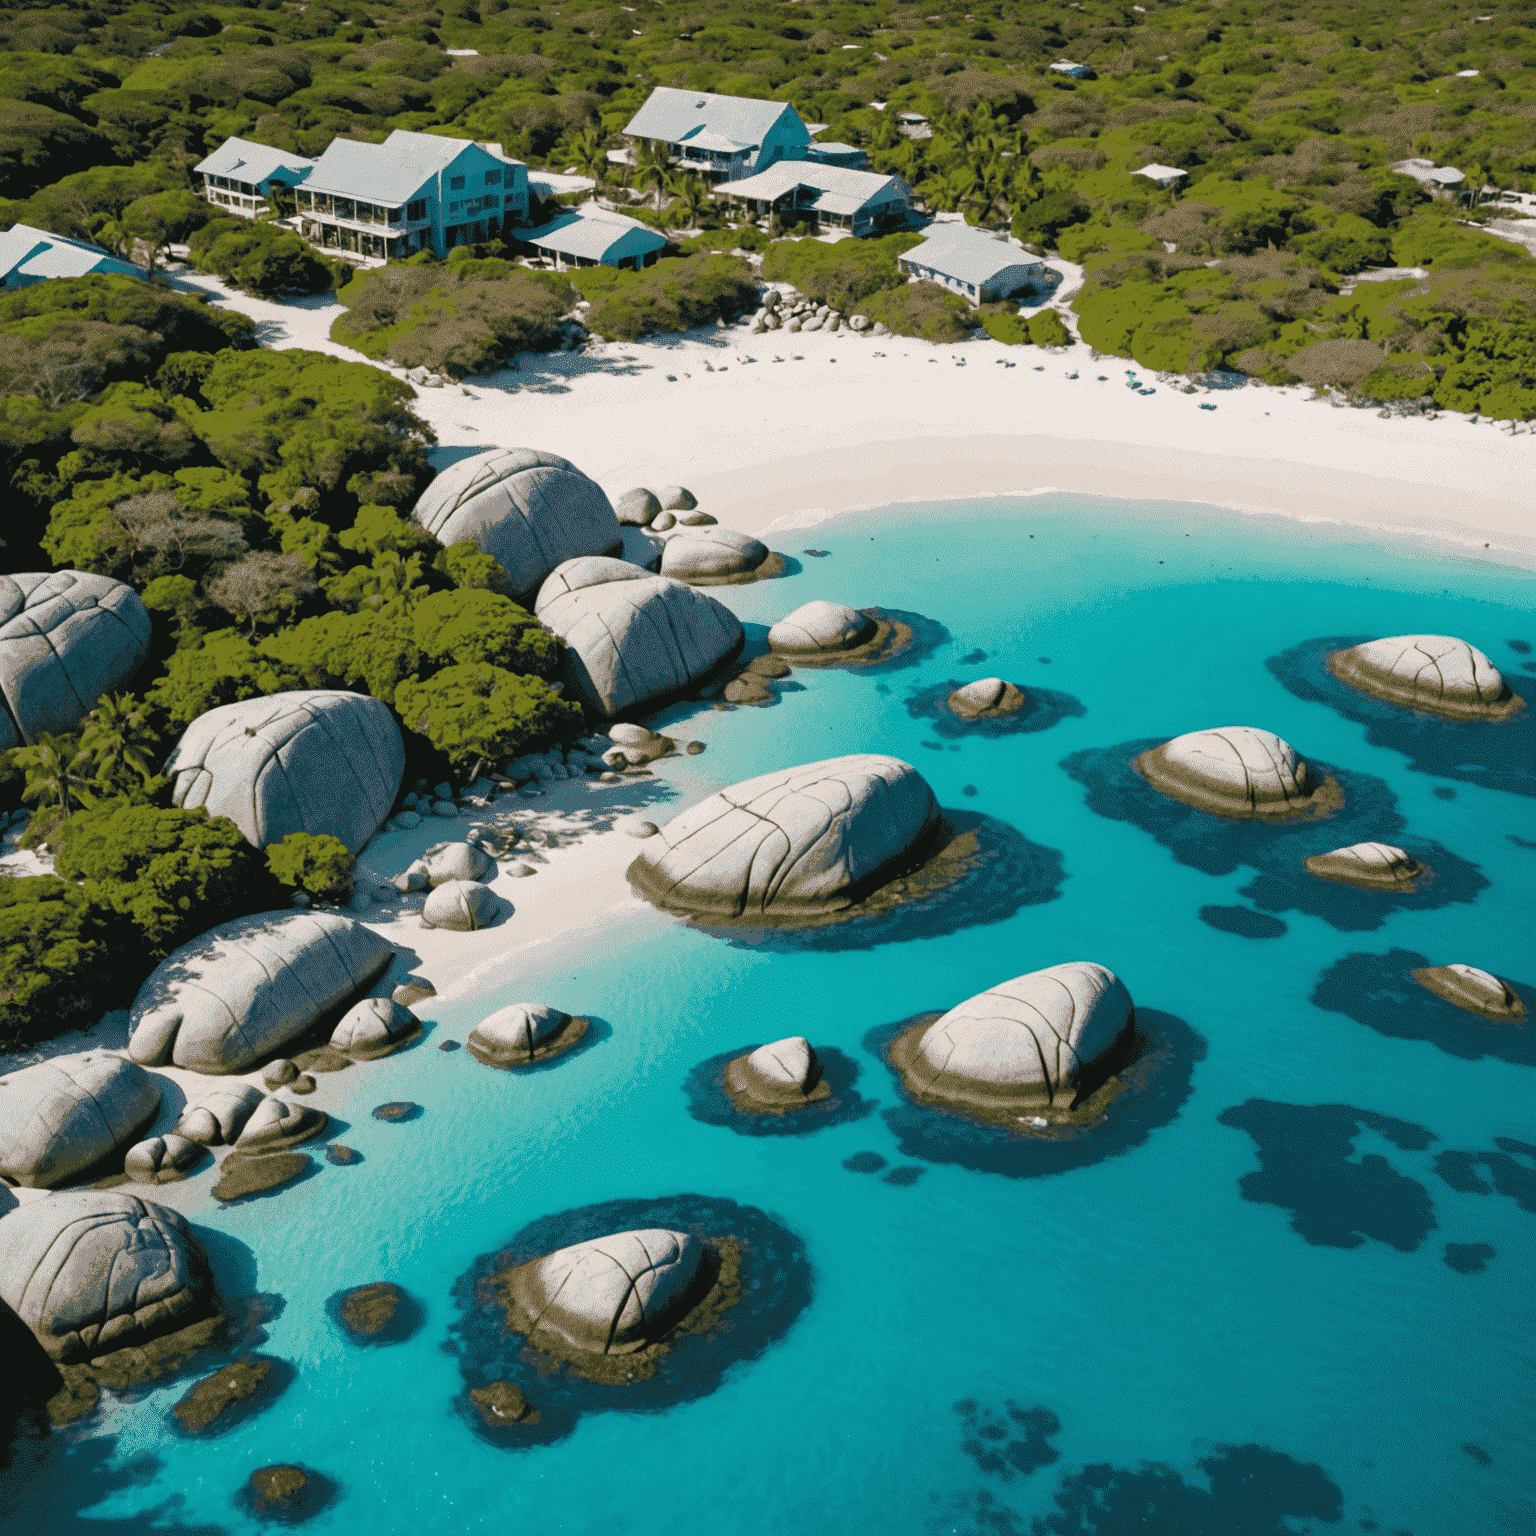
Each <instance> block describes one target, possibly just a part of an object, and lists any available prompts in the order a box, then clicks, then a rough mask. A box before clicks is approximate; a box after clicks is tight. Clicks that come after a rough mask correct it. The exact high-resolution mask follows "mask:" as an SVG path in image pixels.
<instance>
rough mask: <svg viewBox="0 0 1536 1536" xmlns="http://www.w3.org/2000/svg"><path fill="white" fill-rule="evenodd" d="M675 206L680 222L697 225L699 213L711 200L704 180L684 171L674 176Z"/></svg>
mask: <svg viewBox="0 0 1536 1536" xmlns="http://www.w3.org/2000/svg"><path fill="white" fill-rule="evenodd" d="M672 193H673V199H674V201H673V204H672V206H673V208H674V209H675V210H676V212H677V213H678V214H679V215H680V217H679V220H678V222H679V223H683V224H688V225H697V223H698V222H699V214H700V213H701V212H702V211H703V209H704V205H705V204H706V203H708V202H709V194H708V193H707V192H706V191H705V190H704V185H703V182H702V180H701V179H700V178H699V177H698V176H695V175H692V174H690V173H689V172H687V171H684V172H683V173H682V174H681V175H680V176H677V177H676V178H674V180H673V183H672Z"/></svg>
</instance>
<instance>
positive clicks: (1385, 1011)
mask: <svg viewBox="0 0 1536 1536" xmlns="http://www.w3.org/2000/svg"><path fill="white" fill-rule="evenodd" d="M1434 963H1437V962H1432V961H1431V960H1430V959H1429V958H1428V957H1427V956H1425V955H1421V954H1419V953H1418V952H1417V951H1416V950H1411V949H1390V950H1388V951H1387V952H1386V953H1385V954H1375V955H1373V954H1367V953H1363V952H1356V953H1354V954H1349V955H1345V956H1344V957H1343V958H1342V959H1341V960H1336V961H1335V962H1334V963H1333V964H1332V965H1331V966H1329V967H1328V969H1327V970H1326V971H1324V972H1323V974H1322V975H1321V976H1320V977H1319V978H1318V983H1317V986H1316V987H1315V988H1314V989H1313V992H1312V1002H1313V1003H1314V1004H1315V1005H1316V1006H1317V1007H1319V1008H1323V1009H1326V1010H1327V1011H1328V1012H1329V1013H1342V1014H1345V1015H1347V1016H1348V1017H1349V1018H1351V1019H1353V1020H1355V1022H1356V1023H1357V1024H1364V1025H1365V1026H1366V1028H1367V1029H1374V1030H1375V1031H1376V1032H1377V1034H1380V1035H1387V1036H1389V1037H1390V1038H1391V1039H1394V1040H1427V1041H1428V1042H1429V1043H1430V1044H1431V1045H1433V1046H1436V1047H1437V1048H1438V1049H1440V1050H1442V1051H1444V1052H1445V1053H1446V1054H1447V1055H1448V1056H1458V1057H1460V1058H1461V1059H1462V1060H1463V1061H1481V1060H1482V1059H1483V1058H1484V1057H1485V1056H1492V1057H1494V1058H1495V1059H1496V1060H1499V1061H1507V1062H1510V1063H1512V1064H1513V1065H1515V1066H1521V1067H1536V1030H1533V1029H1532V1027H1531V1024H1530V1019H1531V1017H1532V1016H1533V1015H1536V987H1533V986H1531V985H1529V984H1528V983H1526V982H1516V981H1509V978H1508V977H1504V978H1503V979H1504V980H1505V981H1509V985H1510V986H1512V987H1513V988H1514V989H1515V991H1516V992H1517V993H1518V994H1519V995H1520V997H1522V998H1523V999H1524V1000H1525V1006H1526V1009H1527V1010H1528V1012H1527V1017H1526V1020H1525V1021H1524V1022H1522V1023H1519V1024H1498V1023H1495V1022H1494V1021H1493V1020H1492V1019H1484V1018H1479V1017H1478V1015H1477V1014H1475V1013H1468V1012H1467V1011H1466V1009H1465V1008H1458V1007H1457V1006H1456V1005H1455V1004H1454V1003H1448V1002H1446V1000H1445V999H1444V998H1443V997H1437V996H1436V995H1435V994H1434V993H1433V992H1431V991H1429V990H1428V989H1427V988H1425V987H1421V986H1420V985H1419V984H1418V982H1416V981H1415V980H1414V979H1413V973H1414V971H1416V970H1419V969H1421V968H1422V967H1424V966H1427V965H1430V964H1434Z"/></svg>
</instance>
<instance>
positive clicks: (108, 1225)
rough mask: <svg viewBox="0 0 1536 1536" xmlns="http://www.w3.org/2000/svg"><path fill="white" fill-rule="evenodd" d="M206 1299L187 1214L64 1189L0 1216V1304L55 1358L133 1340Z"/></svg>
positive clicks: (114, 1195) (201, 1260) (118, 1195)
mask: <svg viewBox="0 0 1536 1536" xmlns="http://www.w3.org/2000/svg"><path fill="white" fill-rule="evenodd" d="M211 1293H212V1281H211V1279H210V1276H209V1272H208V1259H207V1256H206V1255H205V1254H204V1252H203V1248H202V1244H201V1243H199V1242H198V1240H197V1238H196V1236H195V1235H194V1234H193V1232H192V1229H191V1227H190V1226H189V1225H188V1224H187V1221H186V1219H185V1217H183V1216H181V1215H180V1214H179V1213H178V1212H176V1211H172V1210H167V1209H166V1208H165V1207H164V1206H160V1205H154V1204H152V1203H151V1202H150V1201H148V1200H141V1199H139V1197H138V1196H137V1195H130V1194H126V1193H125V1192H124V1191H122V1190H121V1189H110V1190H94V1189H93V1190H65V1191H62V1192H60V1193H58V1194H53V1195H49V1196H48V1197H47V1198H46V1199H42V1200H29V1201H28V1202H27V1203H26V1204H24V1205H20V1206H17V1207H16V1209H15V1210H13V1211H10V1212H8V1213H7V1214H6V1215H5V1216H3V1217H0V1301H4V1302H5V1303H6V1305H7V1306H9V1307H10V1308H11V1310H12V1311H13V1312H14V1313H15V1314H16V1315H17V1316H18V1317H19V1318H20V1319H21V1320H22V1321H23V1322H24V1323H25V1324H26V1325H27V1326H28V1327H29V1328H30V1329H31V1330H32V1332H33V1333H34V1334H35V1335H36V1336H37V1339H38V1342H39V1343H41V1344H42V1346H43V1348H44V1349H45V1350H47V1352H48V1353H49V1355H50V1356H52V1358H53V1359H55V1360H61V1361H71V1360H77V1359H84V1358H88V1357H90V1356H93V1355H100V1354H104V1353H106V1351H107V1350H109V1349H119V1348H122V1347H123V1346H124V1345H127V1344H134V1343H137V1342H138V1341H139V1340H140V1339H141V1338H143V1337H144V1336H146V1335H148V1334H150V1333H152V1332H157V1331H159V1330H162V1329H164V1328H165V1327H167V1326H168V1325H169V1324H170V1322H171V1321H172V1320H173V1319H175V1318H184V1319H188V1320H190V1315H191V1314H193V1313H195V1312H197V1311H199V1310H201V1309H203V1308H204V1307H205V1306H206V1305H207V1303H208V1300H209V1297H210V1296H211Z"/></svg>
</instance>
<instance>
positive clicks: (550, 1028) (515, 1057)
mask: <svg viewBox="0 0 1536 1536" xmlns="http://www.w3.org/2000/svg"><path fill="white" fill-rule="evenodd" d="M587 1023H588V1021H587V1020H586V1019H576V1018H572V1017H571V1015H570V1014H568V1013H562V1012H561V1011H560V1010H559V1009H558V1008H551V1007H550V1006H549V1005H548V1004H547V1003H511V1004H509V1005H508V1006H507V1007H505V1008H498V1009H497V1010H496V1011H495V1013H492V1014H490V1015H488V1016H487V1017H486V1018H483V1019H482V1020H481V1021H480V1022H479V1023H478V1024H477V1025H476V1026H475V1027H474V1029H472V1030H471V1031H470V1034H469V1040H468V1042H467V1044H468V1045H469V1049H470V1053H471V1055H473V1056H474V1058H475V1060H476V1061H483V1062H484V1063H485V1064H486V1066H488V1067H520V1066H528V1065H529V1064H530V1063H532V1062H535V1061H539V1060H542V1059H543V1058H545V1057H548V1056H552V1055H555V1054H556V1053H557V1052H558V1051H562V1050H565V1049H567V1048H569V1047H570V1046H572V1045H574V1044H575V1043H576V1041H577V1040H579V1039H580V1038H581V1036H582V1035H584V1034H585V1033H586V1031H587Z"/></svg>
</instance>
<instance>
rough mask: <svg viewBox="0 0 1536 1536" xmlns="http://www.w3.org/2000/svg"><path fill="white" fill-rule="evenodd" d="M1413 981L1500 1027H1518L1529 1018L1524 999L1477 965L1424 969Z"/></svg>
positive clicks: (1441, 966)
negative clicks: (1513, 1025) (1501, 1025)
mask: <svg viewBox="0 0 1536 1536" xmlns="http://www.w3.org/2000/svg"><path fill="white" fill-rule="evenodd" d="M1413 979H1414V980H1415V981H1416V982H1418V984H1419V985H1420V986H1421V987H1424V988H1425V989H1426V990H1427V991H1430V992H1433V993H1434V994H1435V995H1436V996H1437V997H1443V998H1444V999H1445V1000H1446V1002H1448V1003H1454V1004H1455V1005H1456V1007H1458V1008H1461V1009H1463V1010H1465V1011H1466V1012H1467V1013H1475V1014H1478V1015H1480V1016H1481V1017H1482V1018H1485V1019H1492V1020H1493V1021H1494V1022H1495V1023H1498V1024H1515V1023H1518V1022H1519V1021H1520V1020H1521V1019H1523V1018H1524V1017H1525V1015H1526V1007H1525V1002H1524V999H1522V998H1521V996H1520V994H1519V993H1518V992H1516V991H1515V989H1514V988H1513V987H1512V986H1510V985H1509V983H1508V982H1506V981H1501V980H1500V979H1499V978H1498V977H1497V976H1495V975H1493V973H1492V972H1490V971H1484V970H1479V969H1478V967H1477V966H1475V965H1426V966H1421V967H1420V968H1419V969H1418V970H1416V971H1415V972H1414V973H1413Z"/></svg>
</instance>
